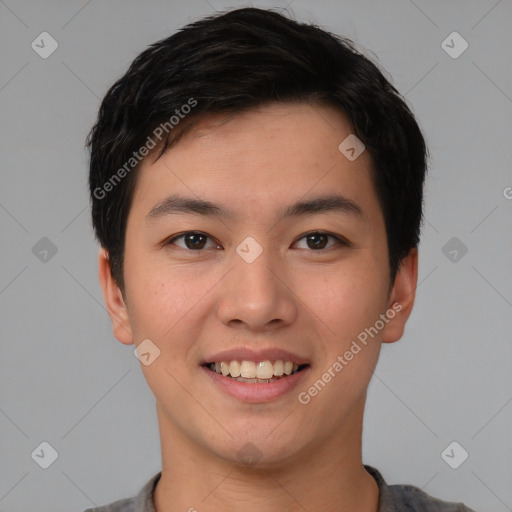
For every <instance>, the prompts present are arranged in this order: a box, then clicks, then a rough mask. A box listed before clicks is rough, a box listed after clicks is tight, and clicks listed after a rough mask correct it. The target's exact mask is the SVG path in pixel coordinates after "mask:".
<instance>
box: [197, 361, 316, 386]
mask: <svg viewBox="0 0 512 512" xmlns="http://www.w3.org/2000/svg"><path fill="white" fill-rule="evenodd" d="M204 366H205V367H206V368H208V369H209V370H211V371H213V372H216V373H218V374H220V375H223V376H224V377H228V378H230V379H233V380H236V381H238V382H248V383H254V384H262V383H270V382H275V381H277V380H280V379H282V378H284V377H287V376H289V375H294V374H296V373H298V372H300V371H301V370H303V369H304V368H305V367H306V366H308V365H307V364H302V365H299V364H298V363H295V362H293V361H283V360H276V361H274V362H272V361H270V360H268V359H266V360H264V361H247V360H243V361H238V360H231V361H221V362H215V363H207V364H205V365H204Z"/></svg>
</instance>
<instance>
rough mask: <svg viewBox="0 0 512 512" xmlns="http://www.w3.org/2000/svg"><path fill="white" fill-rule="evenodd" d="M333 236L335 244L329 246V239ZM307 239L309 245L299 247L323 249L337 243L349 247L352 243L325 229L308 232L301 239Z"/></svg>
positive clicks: (332, 245) (315, 249)
mask: <svg viewBox="0 0 512 512" xmlns="http://www.w3.org/2000/svg"><path fill="white" fill-rule="evenodd" d="M329 238H331V239H332V240H334V244H331V245H330V246H328V247H326V246H327V243H328V239H329ZM301 240H306V244H307V247H299V249H313V250H314V251H318V250H322V249H326V248H327V249H331V248H332V247H334V246H336V245H341V246H345V247H348V246H349V245H350V244H349V243H348V242H347V241H346V240H345V239H343V238H341V237H339V236H336V235H332V234H331V233H324V232H323V231H312V232H311V233H306V234H305V235H303V236H302V237H301V238H300V239H299V242H300V241H301Z"/></svg>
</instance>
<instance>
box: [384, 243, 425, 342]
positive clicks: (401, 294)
mask: <svg viewBox="0 0 512 512" xmlns="http://www.w3.org/2000/svg"><path fill="white" fill-rule="evenodd" d="M417 282H418V249H416V248H414V249H411V251H410V253H409V254H408V255H407V256H406V257H405V258H404V259H403V260H402V263H401V265H400V268H399V269H398V271H397V273H396V276H395V281H394V283H393V287H392V288H391V292H390V294H389V303H388V312H387V313H386V316H387V317H388V318H389V319H390V320H389V322H388V323H387V324H386V326H385V328H384V329H383V331H382V342H383V343H393V342H395V341H398V340H399V339H400V338H401V337H402V335H403V334H404V329H405V324H406V322H407V319H408V318H409V315H410V314H411V311H412V307H413V306H414V299H415V297H416V286H417ZM392 315H393V316H392Z"/></svg>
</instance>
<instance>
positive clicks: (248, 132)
mask: <svg viewBox="0 0 512 512" xmlns="http://www.w3.org/2000/svg"><path fill="white" fill-rule="evenodd" d="M350 134H351V127H350V125H349V123H348V122H347V120H346V119H345V117H344V116H343V115H342V114H341V113H340V112H338V111H335V110H334V109H332V108H330V107H326V106H321V105H308V104H294V105H284V104H275V105H270V106H266V107H262V108H259V109H257V110H253V111H250V112H247V113H243V114H238V115H236V116H232V117H229V118H228V117H226V116H224V117H223V116H216V117H213V118H211V119H209V120H204V121H203V122H201V124H199V125H198V126H197V127H196V128H194V130H193V131H192V132H190V133H189V134H188V135H187V136H186V137H185V138H184V139H182V140H181V141H180V142H179V144H177V145H176V146H175V147H173V148H171V149H170V150H168V151H167V152H166V153H165V154H164V155H163V156H162V157H161V158H160V159H158V160H157V161H156V162H153V161H147V162H145V164H144V165H143V166H142V168H141V169H140V174H139V175H138V181H137V184H136V189H135V192H134V197H133V202H132V206H131V210H130V213H129V217H128V221H127V229H126V247H125V257H124V258H125V259H124V278H125V286H126V288H125V295H124V297H122V296H121V294H120V292H119V290H118V289H117V287H116V286H115V283H114V282H113V280H112V279H111V276H110V274H109V272H108V263H107V259H106V255H105V253H104V252H102V254H100V279H101V282H102V286H103V289H104V293H105V299H106V302H107V305H108V309H109V312H110V314H111V316H112V319H113V323H114V332H115V335H116V337H117V338H118V339H119V340H120V341H121V342H123V343H126V344H130V343H135V344H136V345H139V344H140V343H141V342H143V340H150V342H149V344H148V342H147V341H145V342H144V343H146V345H141V347H146V348H145V349H144V350H143V352H144V353H149V354H150V355H149V356H147V355H146V356H145V357H146V360H147V361H151V360H152V359H153V357H154V354H156V353H157V350H159V351H160V353H159V355H158V357H157V358H156V359H154V361H153V362H151V364H149V365H145V364H142V365H141V367H142V370H143V372H144V375H145V378H146V380H147V382H148V384H149V386H150V388H151V390H152V391H153V393H154V395H155V397H156V400H157V408H158V414H159V422H160V428H161V430H162V428H164V429H165V431H166V432H169V435H171V433H172V435H173V436H175V437H176V436H177V437H181V439H182V440H185V441H186V442H188V443H190V446H194V447H196V449H198V450H202V451H204V452H205V453H208V454H211V455H213V456H217V457H220V458H222V459H224V460H228V461H233V462H236V461H237V460H239V459H240V457H243V456H244V454H243V450H242V452H240V450H241V449H242V448H243V447H245V448H243V449H245V450H249V451H250V450H253V451H254V452H256V451H257V454H258V455H257V457H258V458H259V457H261V461H260V462H262V463H265V462H268V463H277V462H278V461H283V460H286V459H288V460H291V459H293V458H294V457H299V456H300V455H301V454H302V455H304V454H306V453H308V452H309V451H311V450H313V449H318V447H320V446H323V445H326V444H328V443H329V441H332V440H335V439H336V438H337V437H339V436H341V435H342V434H343V432H345V433H346V432H348V431H350V430H353V429H354V428H355V425H359V424H360V421H361V418H362V411H363V406H364V399H365V395H366V389H367V386H368V383H369V380H370V378H371V375H372V370H373V369H374V367H375V365H376V362H377V359H378V354H379V350H380V346H381V342H382V341H384V342H391V341H395V340H397V339H399V338H400V336H401V335H402V332H403V328H404V324H405V321H406V319H407V316H408V314H409V312H410V309H411V307H412V302H413V298H414V287H415V283H416V266H417V260H416V255H415V251H413V252H412V253H411V255H410V256H409V257H408V258H406V259H405V260H404V262H403V265H402V267H401V269H400V270H399V272H398V274H397V276H396V279H395V281H394V282H393V283H392V282H390V275H389V260H388V249H387V240H386V231H385V226H384V219H383V215H382V211H381V208H380V206H379V201H378V198H377V196H376V193H375V189H374V185H373V182H372V179H371V173H370V168H371V159H370V156H369V154H368V152H367V151H364V152H363V153H362V154H361V155H360V156H359V157H358V158H356V159H355V160H353V161H351V160H349V159H348V158H347V157H346V156H345V155H344V154H343V153H342V152H341V151H340V150H339V149H338V146H339V145H340V143H341V142H342V141H343V140H344V139H345V138H346V137H347V136H348V135H350ZM364 333H366V336H365V335H364ZM363 340H364V341H363ZM152 354H153V355H152ZM242 361H245V362H242ZM277 361H283V364H281V363H279V362H277ZM286 361H289V363H288V364H286ZM222 362H225V363H226V364H222V367H221V363H222ZM210 363H217V370H219V371H220V372H221V373H220V374H219V373H217V372H216V371H215V364H213V365H210ZM260 363H261V364H260ZM290 363H292V364H293V363H295V365H293V366H292V372H293V371H294V370H299V371H297V373H293V374H292V375H290V376H287V375H286V373H285V374H283V375H282V376H281V377H280V378H277V379H275V376H279V375H277V374H279V373H283V371H285V372H287V371H289V370H290V368H289V367H290ZM297 366H298V368H297ZM283 367H284V368H283ZM228 369H229V371H230V372H231V373H233V375H237V373H238V371H241V372H242V375H245V376H246V378H249V379H251V381H249V382H240V381H239V380H235V379H234V378H233V377H232V376H230V375H223V374H222V370H224V371H225V373H226V372H227V371H228ZM255 371H256V372H257V373H256V375H257V376H260V377H261V378H262V380H263V381H264V382H254V381H253V379H252V378H253V377H254V375H255V374H254V373H253V372H255ZM258 372H259V373H258ZM269 375H270V376H272V375H274V377H273V378H274V379H275V380H274V381H271V382H265V380H268V378H269V377H268V376H269ZM319 381H321V382H320V383H319ZM247 443H252V444H251V445H249V444H247ZM249 447H250V448H249ZM248 455H249V456H252V455H255V454H254V453H253V454H251V453H249V454H248Z"/></svg>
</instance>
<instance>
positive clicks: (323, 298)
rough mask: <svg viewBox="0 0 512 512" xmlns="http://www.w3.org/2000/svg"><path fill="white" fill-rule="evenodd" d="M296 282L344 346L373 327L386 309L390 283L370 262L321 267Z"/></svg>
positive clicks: (300, 292)
mask: <svg viewBox="0 0 512 512" xmlns="http://www.w3.org/2000/svg"><path fill="white" fill-rule="evenodd" d="M296 283H297V290H298V293H297V295H298V296H299V298H301V300H303V301H304V303H305V304H307V306H308V307H309V309H311V310H312V311H313V312H314V313H315V314H316V315H317V319H319V320H321V321H322V322H323V324H324V325H325V327H326V328H328V332H330V335H335V337H336V339H337V340H338V341H339V342H340V343H342V344H344V343H346V342H347V341H351V340H352V339H354V338H355V337H357V335H358V334H359V333H360V332H361V331H362V330H364V329H365V328H367V327H369V326H370V325H373V324H374V323H375V321H376V320H377V319H378V318H379V315H380V314H381V313H382V312H383V308H385V307H386V298H387V296H386V293H387V282H385V280H384V279H383V273H382V272H381V270H380V269H379V268H378V267H376V266H375V265H372V264H370V263H368V264H364V262H363V264H358V265H355V264H354V265H344V266H343V267H341V266H340V267H338V268H337V269H336V268H334V266H333V267H332V268H331V269H330V270H329V271H326V270H325V268H323V269H322V268H319V269H318V271H317V272H315V271H313V272H308V274H306V275H301V276H300V279H297V280H296Z"/></svg>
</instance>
